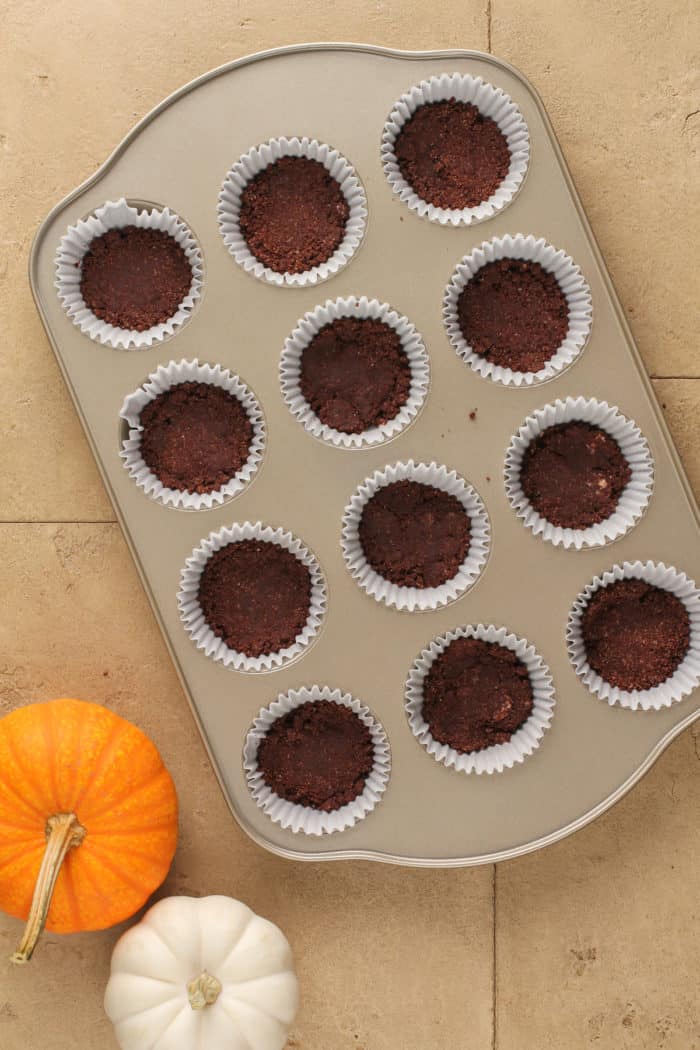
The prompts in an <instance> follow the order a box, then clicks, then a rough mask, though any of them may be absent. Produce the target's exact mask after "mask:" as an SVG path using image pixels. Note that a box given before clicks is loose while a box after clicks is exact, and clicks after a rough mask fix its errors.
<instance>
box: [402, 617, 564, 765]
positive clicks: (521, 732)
mask: <svg viewBox="0 0 700 1050" xmlns="http://www.w3.org/2000/svg"><path fill="white" fill-rule="evenodd" d="M457 638H478V639H480V640H481V641H483V642H491V643H494V644H496V645H502V646H505V648H506V649H510V650H511V651H512V652H514V653H515V655H516V656H517V657H518V659H520V660H521V661H522V662H523V663H524V664H525V666H526V667H527V671H528V675H529V677H530V685H531V688H532V693H533V707H532V711H531V713H530V715H529V717H528V718H527V720H526V721H525V722H524V723H523V724H522V725H521V726H520V728H519V729H517V730H516V731H515V733H514V734H513V735H512V737H511V738H510V740H508V741H507V742H506V743H504V744H494V745H493V746H492V747H486V748H484V749H483V750H481V751H470V752H466V753H463V752H460V751H456V750H455V749H454V748H452V747H450V746H449V745H448V744H441V743H439V742H438V741H437V740H435V739H434V738H433V736H432V734H431V732H430V727H429V726H428V724H427V722H426V721H425V719H424V718H423V715H422V708H423V683H424V681H425V677H426V675H427V674H428V672H429V671H430V668H431V667H432V665H433V663H434V662H435V660H436V659H437V657H438V656H440V654H441V653H443V652H444V651H445V650H446V649H447V648H448V647H449V646H450V644H451V643H452V642H454V641H455V640H456V639H457ZM554 703H555V697H554V687H553V685H552V677H551V675H550V673H549V668H548V667H547V666H546V664H545V663H544V661H543V659H542V657H541V656H540V655H539V654H538V653H537V651H536V650H535V648H534V646H532V645H530V644H529V643H528V642H527V641H526V640H525V639H524V638H518V637H517V636H516V635H514V634H511V633H510V632H509V631H508V630H507V628H505V627H495V626H494V625H493V624H489V625H488V626H484V624H481V623H480V624H476V625H472V624H470V625H469V626H467V627H458V628H456V629H455V630H453V631H448V632H447V633H446V634H442V635H440V636H439V637H438V638H435V639H434V640H433V641H432V642H431V643H430V645H429V646H428V647H427V648H426V649H424V650H423V651H422V653H421V654H420V655H419V656H418V658H417V659H416V661H415V663H414V664H413V667H412V668H411V670H410V673H409V675H408V681H407V682H406V704H405V706H406V714H407V715H408V722H409V725H410V727H411V731H412V732H413V735H414V736H415V737H416V739H417V740H418V741H419V742H420V743H421V744H422V745H423V747H424V748H425V749H426V751H427V752H428V754H429V755H432V756H433V758H434V759H435V760H436V761H437V762H442V763H443V765H445V766H447V767H448V768H450V769H455V770H457V771H458V772H460V773H502V772H503V770H504V769H510V768H511V767H512V766H514V765H516V763H519V762H523V761H524V760H525V759H526V758H527V757H528V756H529V755H531V754H532V753H533V752H534V751H535V750H536V749H537V748H538V747H539V746H540V743H541V741H542V737H543V736H544V733H545V730H546V729H547V728H548V727H549V724H550V722H551V720H552V714H553V711H554Z"/></svg>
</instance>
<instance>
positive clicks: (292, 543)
mask: <svg viewBox="0 0 700 1050" xmlns="http://www.w3.org/2000/svg"><path fill="white" fill-rule="evenodd" d="M240 540H264V541H265V542H267V543H276V544H277V545H278V546H280V547H284V549H285V550H288V551H291V553H292V554H293V555H294V556H295V557H296V558H298V559H299V561H300V562H302V564H303V565H306V566H307V568H308V569H309V572H310V574H311V600H310V603H309V615H308V618H307V620H306V624H305V625H304V628H303V630H302V632H301V634H300V635H298V636H297V638H296V640H295V642H294V644H293V645H290V646H288V647H287V648H286V649H280V650H279V651H278V652H275V653H265V654H264V655H262V656H246V655H245V653H241V652H238V651H237V650H236V649H230V648H229V647H228V645H226V643H225V642H224V641H223V640H222V639H221V638H219V637H217V635H215V634H214V632H213V631H212V629H211V627H210V626H209V624H208V623H207V621H206V619H205V617H204V613H203V612H202V607H201V605H200V604H199V582H200V579H201V576H202V572H203V571H204V567H205V566H206V564H207V562H208V560H209V558H211V556H212V554H214V553H215V552H216V551H218V550H220V549H221V548H222V547H226V546H228V544H229V543H238V542H239V541H240ZM177 604H178V607H179V609H180V618H181V620H182V622H183V623H184V625H185V630H186V631H187V633H188V634H189V636H190V638H191V639H192V641H193V642H194V643H195V645H196V646H197V648H198V649H202V650H203V651H204V653H205V654H206V655H207V656H208V657H210V658H211V659H212V660H217V661H218V662H219V663H222V664H224V665H225V666H226V667H233V668H234V669H235V670H236V671H248V672H256V671H274V670H277V669H278V668H280V667H284V666H286V665H287V664H289V663H290V662H291V661H292V660H295V659H297V657H299V656H301V654H302V653H303V652H305V650H306V649H307V648H308V647H309V645H310V644H311V642H312V641H313V640H314V639H315V637H316V635H317V634H318V632H319V630H320V628H321V624H322V622H323V619H324V617H325V614H326V604H327V593H326V581H325V579H324V576H323V572H322V571H321V566H320V565H319V563H318V561H317V560H316V558H315V557H314V555H313V554H312V553H311V551H310V550H309V549H308V548H307V547H305V546H304V544H303V543H302V542H301V540H298V539H297V538H296V537H295V536H293V535H292V534H291V532H285V531H284V529H281V528H277V529H273V528H272V527H271V526H270V525H263V524H262V523H261V522H259V521H258V522H256V523H255V524H252V523H251V522H249V521H246V522H245V523H243V524H238V523H236V524H234V525H231V526H226V527H224V528H222V529H218V530H217V531H216V532H211V533H209V536H208V537H207V538H206V539H205V540H202V542H201V543H200V544H199V546H198V547H195V549H194V550H193V551H192V553H191V554H190V556H189V558H188V559H187V561H186V562H185V567H184V568H183V570H182V572H181V574H180V590H179V591H178V595H177Z"/></svg>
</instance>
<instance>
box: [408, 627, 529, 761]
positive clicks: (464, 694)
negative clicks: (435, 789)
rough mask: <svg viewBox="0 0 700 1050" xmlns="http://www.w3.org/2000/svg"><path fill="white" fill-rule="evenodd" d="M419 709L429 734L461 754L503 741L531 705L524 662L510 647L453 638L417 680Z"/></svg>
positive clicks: (527, 675) (519, 722)
mask: <svg viewBox="0 0 700 1050" xmlns="http://www.w3.org/2000/svg"><path fill="white" fill-rule="evenodd" d="M423 695H424V700H423V706H422V715H423V718H424V719H425V721H426V722H427V724H428V727H429V729H430V732H431V734H432V736H433V738H434V739H435V740H437V741H438V742H439V743H441V744H447V745H448V746H449V747H452V748H454V749H455V751H459V752H461V753H462V754H466V753H468V752H470V751H482V750H483V749H484V748H487V747H492V746H493V745H494V744H504V743H506V741H508V740H510V738H511V737H512V735H513V734H514V733H515V732H516V731H517V730H518V729H519V728H520V726H521V725H522V724H523V722H525V721H526V720H527V719H528V718H529V716H530V713H531V711H532V707H533V692H532V685H531V683H530V676H529V674H528V670H527V667H526V666H525V664H524V663H523V662H522V660H520V659H519V658H518V657H517V656H516V655H515V653H514V652H512V651H511V650H510V649H506V647H505V646H503V645H498V644H497V643H494V642H484V641H482V640H481V639H480V638H456V639H455V640H454V641H453V642H451V643H450V644H449V645H448V647H447V649H445V650H444V651H443V652H442V653H440V655H439V656H438V657H436V659H435V660H434V662H433V664H432V665H431V667H430V670H429V671H428V673H427V675H426V677H425V681H424V685H423Z"/></svg>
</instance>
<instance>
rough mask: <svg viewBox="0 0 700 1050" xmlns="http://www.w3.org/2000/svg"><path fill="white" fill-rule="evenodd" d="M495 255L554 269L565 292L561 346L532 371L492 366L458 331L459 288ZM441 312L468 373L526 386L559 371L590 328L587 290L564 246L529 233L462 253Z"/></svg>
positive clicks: (576, 352) (581, 345) (573, 357)
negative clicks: (566, 314)
mask: <svg viewBox="0 0 700 1050" xmlns="http://www.w3.org/2000/svg"><path fill="white" fill-rule="evenodd" d="M499 259H525V260H527V261H528V262H536V263H539V264H540V266H542V267H543V269H545V270H547V271H548V272H549V273H553V274H554V276H555V277H556V279H557V282H558V284H559V287H560V288H561V290H562V292H563V293H564V295H565V296H566V302H567V305H568V307H569V330H568V331H567V333H566V337H565V339H564V340H563V342H562V344H561V346H559V347H558V349H557V350H556V351H555V352H554V354H553V355H552V356H551V358H550V359H549V361H547V362H546V364H545V365H544V367H543V368H541V369H540V370H539V371H538V372H514V371H513V370H512V369H511V368H504V367H502V366H501V365H495V364H494V363H493V362H492V361H487V359H486V358H485V357H483V356H482V355H481V354H477V353H476V352H475V351H474V350H473V349H472V348H471V346H469V344H468V343H467V341H466V339H465V338H464V336H463V335H462V329H461V328H460V324H459V316H458V313H457V304H458V301H459V297H460V295H461V293H462V290H463V289H464V287H465V285H466V284H467V282H468V281H470V280H471V278H472V277H473V276H474V275H475V274H476V273H477V272H478V271H479V270H480V269H481V268H482V267H483V266H486V264H487V263H492V262H496V261H497V260H499ZM442 313H443V320H444V323H445V328H446V329H447V335H448V336H449V340H450V342H451V343H452V346H453V347H454V348H455V350H456V351H457V353H458V354H459V356H460V357H461V358H462V360H463V361H465V362H466V363H467V364H468V365H469V367H470V368H471V369H472V370H473V371H474V372H478V373H479V375H481V376H484V378H486V379H492V380H493V381H494V382H495V383H503V385H504V386H523V385H525V386H531V385H532V384H533V383H544V382H546V381H547V380H548V379H553V378H554V377H555V376H557V375H559V373H560V372H563V370H564V369H565V368H568V367H569V365H571V364H572V363H573V362H574V361H575V360H576V358H577V357H578V355H579V354H580V353H581V351H582V350H583V348H584V346H585V345H586V341H587V339H588V336H589V333H590V330H591V315H592V306H591V293H590V289H589V287H588V284H587V283H586V280H585V278H584V276H583V274H582V273H581V270H580V269H579V267H578V266H577V265H576V264H575V263H574V261H573V259H572V258H571V257H570V256H569V255H567V254H566V253H565V252H564V251H562V250H561V249H559V250H557V249H556V248H553V247H552V245H551V244H547V242H546V241H545V240H544V238H542V237H539V238H535V237H533V236H532V234H530V235H529V236H527V237H526V236H525V235H524V234H522V233H518V234H516V235H515V236H511V235H510V234H507V235H506V236H505V237H494V238H493V240H490V241H484V243H483V244H482V245H480V247H478V248H475V249H474V251H473V252H472V253H471V254H470V255H465V257H464V258H463V259H462V261H461V262H460V263H459V265H458V266H457V268H456V270H455V272H454V273H453V275H452V279H451V280H450V283H449V284H448V286H447V290H446V292H445V298H444V300H443V311H442Z"/></svg>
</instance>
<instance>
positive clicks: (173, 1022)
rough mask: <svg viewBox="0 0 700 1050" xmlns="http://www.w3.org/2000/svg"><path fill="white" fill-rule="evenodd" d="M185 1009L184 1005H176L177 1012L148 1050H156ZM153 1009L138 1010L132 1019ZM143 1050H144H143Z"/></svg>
mask: <svg viewBox="0 0 700 1050" xmlns="http://www.w3.org/2000/svg"><path fill="white" fill-rule="evenodd" d="M170 1001H171V1002H175V1001H176V1000H174V999H171V1000H170ZM186 1007H187V1004H186V1003H179V1004H178V1009H177V1010H176V1011H175V1013H174V1014H173V1016H172V1018H171V1019H170V1020H169V1021H168V1023H167V1024H166V1026H165V1028H164V1029H163V1031H162V1032H161V1033H160V1035H159V1036H158V1038H157V1039H156V1040H155V1042H153V1043H151V1045H150V1046H149V1047H148V1050H157V1047H158V1044H159V1043H160V1042H161V1040H162V1039H163V1036H164V1035H166V1034H167V1032H168V1031H169V1030H170V1029H171V1028H172V1026H173V1025H174V1024H175V1022H176V1021H177V1019H178V1017H179V1016H180V1014H181V1013H182V1011H183V1010H184V1009H186ZM153 1009H156V1007H153V1006H149V1007H148V1008H147V1009H146V1010H139V1012H138V1013H137V1014H134V1015H133V1016H134V1017H138V1016H139V1014H141V1015H143V1014H145V1013H148V1011H149V1010H153ZM144 1050H145V1048H144Z"/></svg>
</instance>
